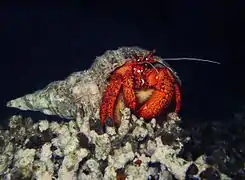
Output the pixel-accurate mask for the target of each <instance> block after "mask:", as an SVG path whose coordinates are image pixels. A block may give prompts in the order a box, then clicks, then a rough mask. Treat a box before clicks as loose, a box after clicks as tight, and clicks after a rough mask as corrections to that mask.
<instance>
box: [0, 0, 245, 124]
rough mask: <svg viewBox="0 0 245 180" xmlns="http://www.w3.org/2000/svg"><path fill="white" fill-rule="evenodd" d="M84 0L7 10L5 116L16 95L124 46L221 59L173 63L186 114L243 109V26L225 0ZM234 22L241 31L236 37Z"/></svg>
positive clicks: (211, 116) (1, 109) (2, 19)
mask: <svg viewBox="0 0 245 180" xmlns="http://www.w3.org/2000/svg"><path fill="white" fill-rule="evenodd" d="M70 2H73V1H70ZM83 2H84V3H76V2H75V1H74V4H72V3H70V4H66V3H63V4H62V3H60V4H59V5H57V4H56V6H54V5H50V6H46V7H44V6H41V5H40V6H37V5H34V4H32V5H31V4H29V3H25V4H24V3H23V4H22V3H19V4H16V5H15V6H10V5H6V6H2V7H1V11H0V26H1V27H0V32H1V33H0V35H1V36H0V39H1V40H0V41H1V42H0V43H1V44H0V45H1V53H0V59H1V69H0V73H1V74H0V75H1V76H0V77H1V94H0V118H1V119H5V118H7V117H9V116H10V115H11V114H12V113H16V112H18V113H20V112H19V111H17V110H14V109H10V108H6V107H5V104H6V102H7V101H8V100H11V99H14V98H17V97H19V96H23V95H25V94H27V93H31V92H33V91H35V90H38V89H41V88H43V87H45V86H46V85H47V84H48V83H50V82H52V81H55V80H61V79H64V78H65V77H67V76H68V75H69V74H70V73H72V72H74V71H81V70H85V69H87V68H89V67H90V65H91V62H92V60H93V59H94V58H95V57H96V56H99V55H102V54H103V53H104V52H105V51H106V50H109V49H117V48H118V47H120V46H140V47H142V48H146V49H149V50H152V49H156V51H157V55H159V56H161V57H166V58H168V57H197V58H203V59H209V60H213V61H219V62H221V65H217V64H209V63H202V62H192V61H189V62H188V61H182V62H181V61H169V62H168V63H169V64H170V65H171V66H172V68H173V69H175V71H177V72H178V74H179V76H180V79H181V80H182V83H183V86H182V91H183V106H182V110H181V113H182V115H183V117H184V118H185V119H192V120H193V119H194V120H227V119H229V117H230V115H231V114H232V113H233V112H235V111H239V110H240V109H241V107H242V105H243V102H244V96H243V90H244V88H243V84H242V83H243V76H242V74H243V73H241V72H242V71H243V65H242V64H241V63H239V61H238V60H239V58H240V54H239V53H240V52H241V51H240V50H239V49H237V53H236V55H234V56H232V57H231V56H229V55H228V54H229V53H230V52H231V51H232V50H231V48H230V47H228V46H227V45H232V46H233V47H234V46H235V45H237V43H236V42H235V43H234V42H233V44H232V43H230V42H228V41H229V40H234V39H235V37H236V36H237V37H238V36H239V35H238V33H239V26H238V27H235V26H233V25H231V24H229V23H234V20H233V17H232V16H231V14H232V15H234V13H233V12H231V11H226V7H225V4H224V3H221V2H219V1H210V2H208V1H195V0H190V1H181V2H180V1H179V2H178V3H177V2H175V1H169V2H164V1H163V2H161V3H160V2H159V3H158V2H154V1H149V2H147V3H145V2H143V1H141V2H139V3H137V2H134V3H132V1H131V2H126V1H122V2H120V3H117V4H116V3H109V2H107V3H106V2H103V3H101V2H100V3H98V2H96V1H90V3H89V2H86V1H83ZM118 2H119V1H118ZM236 13H237V12H236ZM235 15H236V14H235ZM237 16H239V14H237ZM230 26H232V27H234V29H236V30H237V31H236V32H235V33H232V34H230V33H229V32H228V31H227V30H228V29H229V27H230ZM230 36H232V38H230ZM21 113H25V112H21ZM34 114H35V115H37V114H38V113H34ZM39 115H40V114H39Z"/></svg>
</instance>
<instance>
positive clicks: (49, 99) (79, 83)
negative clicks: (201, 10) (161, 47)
mask: <svg viewBox="0 0 245 180" xmlns="http://www.w3.org/2000/svg"><path fill="white" fill-rule="evenodd" d="M148 53H149V51H148V50H145V49H142V48H139V47H120V48H118V49H117V50H108V51H106V52H105V53H104V54H103V55H101V56H98V57H96V58H95V60H94V62H93V63H92V65H91V67H90V68H89V69H88V70H84V71H80V72H74V73H72V74H70V75H69V76H68V77H67V78H66V79H64V80H60V81H54V82H52V83H50V84H48V85H47V86H46V87H44V88H43V89H41V90H38V91H36V92H33V93H31V94H27V95H25V96H23V97H19V98H17V99H14V100H11V101H9V102H8V103H7V106H8V107H13V108H18V109H21V110H30V111H40V112H42V113H44V114H46V115H58V116H60V117H62V118H67V119H74V118H75V117H76V113H77V112H78V111H79V112H80V113H83V114H84V116H90V117H94V118H99V115H98V114H99V113H98V112H99V106H100V103H101V99H102V93H103V91H104V89H105V87H106V85H107V79H108V77H109V76H110V74H111V72H112V71H114V70H115V69H116V68H117V67H119V66H122V65H123V64H124V63H125V62H126V61H127V60H129V59H130V57H132V56H133V55H138V56H144V55H147V54H148ZM157 58H159V57H157ZM159 59H161V58H159ZM161 61H162V63H163V64H164V65H165V66H167V67H169V65H167V64H166V62H165V61H163V60H161ZM170 70H171V71H172V69H171V68H170ZM172 72H173V71H172ZM174 74H175V75H176V73H174ZM176 77H177V76H176ZM177 79H178V77H177Z"/></svg>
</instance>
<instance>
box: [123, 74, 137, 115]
mask: <svg viewBox="0 0 245 180" xmlns="http://www.w3.org/2000/svg"><path fill="white" fill-rule="evenodd" d="M123 97H124V102H125V105H126V106H127V107H129V108H130V109H131V110H133V111H134V110H135V108H136V95H135V92H134V79H133V74H132V71H131V70H130V71H127V72H126V73H125V76H124V79H123Z"/></svg>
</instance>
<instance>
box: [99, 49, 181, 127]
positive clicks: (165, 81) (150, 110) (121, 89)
mask: <svg viewBox="0 0 245 180" xmlns="http://www.w3.org/2000/svg"><path fill="white" fill-rule="evenodd" d="M153 53H154V52H150V53H149V54H148V55H147V56H145V57H144V56H140V57H139V56H136V55H135V56H134V57H133V58H131V59H129V60H128V61H126V63H125V64H124V65H122V66H120V67H118V68H117V69H115V70H114V71H113V72H112V74H111V76H110V78H109V82H108V85H107V87H106V89H105V91H104V94H103V97H102V104H101V108H100V119H101V123H102V125H104V124H105V121H106V119H107V118H110V119H111V120H112V122H113V123H116V124H119V123H120V118H119V117H118V116H117V113H116V111H117V110H116V109H119V108H118V106H120V103H119V101H121V102H123V104H124V105H125V106H126V107H128V108H130V109H131V111H132V112H134V113H135V114H136V115H137V116H139V117H143V118H144V119H151V118H153V117H156V116H158V115H159V114H160V113H161V112H162V111H163V110H165V109H166V108H167V107H168V106H169V104H170V102H171V101H172V99H173V97H175V102H176V107H175V112H176V113H178V111H179V109H180V101H181V95H180V83H179V81H178V79H177V78H176V76H175V74H174V73H173V71H172V70H171V69H170V68H169V67H168V66H166V65H165V64H163V63H162V62H161V61H160V60H159V59H157V58H154V57H153ZM154 64H160V65H161V66H154ZM139 91H141V92H140V93H141V94H143V95H141V98H140V97H139V96H137V92H139ZM149 92H150V95H149ZM144 94H147V95H144ZM144 96H146V97H147V98H145V97H144ZM142 102H143V103H142Z"/></svg>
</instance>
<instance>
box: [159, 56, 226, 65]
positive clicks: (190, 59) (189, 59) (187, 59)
mask: <svg viewBox="0 0 245 180" xmlns="http://www.w3.org/2000/svg"><path fill="white" fill-rule="evenodd" d="M162 60H164V61H184V60H186V61H199V62H209V63H214V64H221V63H220V62H216V61H211V60H207V59H198V58H187V57H182V58H162Z"/></svg>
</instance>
